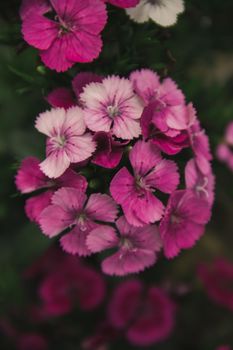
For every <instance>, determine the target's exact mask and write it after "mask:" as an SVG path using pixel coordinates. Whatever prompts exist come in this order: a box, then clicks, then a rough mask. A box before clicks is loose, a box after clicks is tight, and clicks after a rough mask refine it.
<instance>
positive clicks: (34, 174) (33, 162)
mask: <svg viewBox="0 0 233 350" xmlns="http://www.w3.org/2000/svg"><path fill="white" fill-rule="evenodd" d="M39 164H40V161H39V159H37V158H35V157H27V158H25V159H24V160H23V161H22V163H21V166H20V168H19V170H18V172H17V174H16V177H15V184H16V187H17V189H18V190H19V191H20V192H21V193H23V194H26V193H31V192H34V191H37V190H41V189H43V190H44V192H42V193H40V194H36V195H35V196H34V197H31V198H29V199H27V201H26V205H25V211H26V214H27V216H28V218H29V219H30V220H31V221H35V222H38V218H39V216H40V213H41V212H42V211H43V209H45V208H46V207H47V206H48V205H49V204H51V198H52V196H53V194H54V192H55V191H56V190H57V189H58V188H59V187H63V186H68V187H74V188H77V189H79V190H80V191H85V190H86V188H87V181H86V179H85V178H84V177H83V176H82V175H80V174H78V173H76V172H75V171H73V170H71V169H67V170H66V171H65V172H64V174H63V175H62V176H60V177H58V178H57V179H54V180H51V179H50V178H48V177H47V176H46V175H45V174H44V173H43V172H42V171H41V170H40V167H39Z"/></svg>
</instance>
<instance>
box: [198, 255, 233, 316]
mask: <svg viewBox="0 0 233 350" xmlns="http://www.w3.org/2000/svg"><path fill="white" fill-rule="evenodd" d="M198 276H199V278H200V279H201V281H202V283H203V284H204V287H205V290H206V292H207V294H208V296H209V298H210V299H211V300H213V301H214V302H216V303H217V304H219V305H222V306H225V307H226V308H228V309H229V310H231V311H233V284H232V282H233V263H232V262H231V261H227V260H225V259H224V258H219V259H216V260H214V261H213V263H212V264H209V265H207V264H200V265H199V266H198Z"/></svg>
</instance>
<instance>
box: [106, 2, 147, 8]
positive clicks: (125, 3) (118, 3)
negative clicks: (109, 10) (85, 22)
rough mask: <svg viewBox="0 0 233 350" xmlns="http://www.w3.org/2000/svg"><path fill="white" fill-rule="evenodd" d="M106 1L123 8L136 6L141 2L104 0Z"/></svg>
mask: <svg viewBox="0 0 233 350" xmlns="http://www.w3.org/2000/svg"><path fill="white" fill-rule="evenodd" d="M102 1H104V2H109V3H110V4H112V5H114V6H118V7H122V8H128V7H135V6H136V5H137V4H139V1H140V0H102Z"/></svg>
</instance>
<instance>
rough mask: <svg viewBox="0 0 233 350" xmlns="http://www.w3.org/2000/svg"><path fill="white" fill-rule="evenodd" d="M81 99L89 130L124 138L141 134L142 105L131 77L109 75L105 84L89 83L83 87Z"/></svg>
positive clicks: (104, 80) (131, 137) (127, 138)
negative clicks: (130, 79)
mask: <svg viewBox="0 0 233 350" xmlns="http://www.w3.org/2000/svg"><path fill="white" fill-rule="evenodd" d="M80 99H81V101H82V103H83V105H84V115H85V122H86V124H87V126H88V128H89V129H90V130H92V131H105V132H110V131H111V132H112V134H113V135H115V136H116V137H118V138H121V139H124V140H131V139H133V138H134V137H138V136H139V135H140V134H141V129H140V125H139V118H140V117H141V113H142V105H141V103H140V101H139V99H138V97H137V96H136V95H135V94H134V93H133V87H132V84H131V82H130V81H129V80H128V79H125V78H119V77H118V76H109V77H107V78H104V79H103V81H102V83H90V84H88V85H87V86H85V87H84V91H83V93H81V95H80Z"/></svg>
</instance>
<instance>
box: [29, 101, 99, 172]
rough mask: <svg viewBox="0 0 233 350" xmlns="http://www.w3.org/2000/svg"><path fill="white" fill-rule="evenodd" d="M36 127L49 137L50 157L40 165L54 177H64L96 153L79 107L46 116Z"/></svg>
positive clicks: (52, 111)
mask: <svg viewBox="0 0 233 350" xmlns="http://www.w3.org/2000/svg"><path fill="white" fill-rule="evenodd" d="M35 126H36V129H37V130H38V131H40V132H41V133H43V134H45V135H46V136H47V137H48V139H47V145H46V154H47V158H46V159H45V160H44V161H43V162H42V163H40V168H41V170H42V171H43V172H44V173H45V174H46V175H47V176H48V177H50V178H57V177H59V176H61V175H62V174H63V173H64V171H65V170H66V169H67V168H68V167H69V166H70V164H71V163H78V162H81V161H83V160H86V159H88V158H89V157H90V156H91V155H92V153H93V152H94V150H95V147H96V146H95V142H94V141H93V139H92V136H91V134H89V133H85V130H86V126H85V123H84V119H83V112H82V110H81V108H79V107H73V108H70V109H68V110H67V111H66V110H65V109H64V108H57V109H52V110H51V111H48V112H45V113H42V114H40V115H39V117H38V118H37V120H36V125H35Z"/></svg>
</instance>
